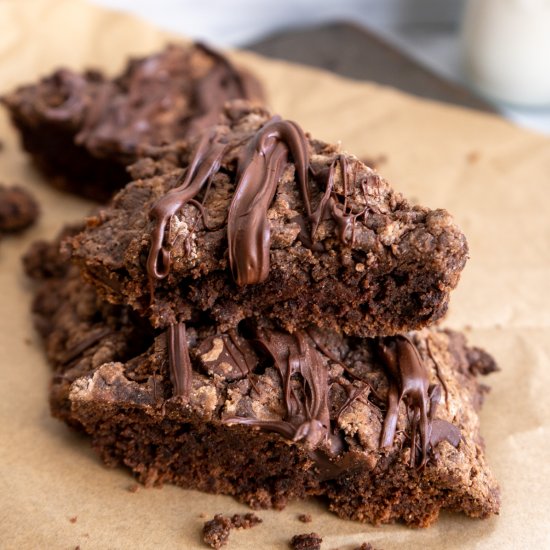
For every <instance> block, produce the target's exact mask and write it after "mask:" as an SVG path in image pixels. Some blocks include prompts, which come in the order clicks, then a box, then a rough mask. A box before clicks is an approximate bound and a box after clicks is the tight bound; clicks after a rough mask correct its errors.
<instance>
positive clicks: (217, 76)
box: [2, 44, 263, 201]
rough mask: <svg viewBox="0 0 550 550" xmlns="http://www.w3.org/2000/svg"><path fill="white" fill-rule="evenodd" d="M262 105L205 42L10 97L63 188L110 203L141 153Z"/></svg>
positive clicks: (251, 85)
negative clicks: (242, 103)
mask: <svg viewBox="0 0 550 550" xmlns="http://www.w3.org/2000/svg"><path fill="white" fill-rule="evenodd" d="M238 98H242V99H249V100H255V101H258V102H263V93H262V89H261V85H260V84H259V82H258V81H257V80H256V79H255V77H254V76H252V75H251V74H250V73H249V72H247V71H246V70H244V69H241V68H235V67H234V66H233V65H232V64H231V62H230V61H229V60H228V59H227V58H226V57H225V56H223V55H222V54H220V53H219V52H217V51H215V50H212V49H210V48H208V47H207V46H204V45H202V44H195V45H189V46H176V45H172V46H169V47H167V48H166V49H165V50H164V51H162V52H160V53H158V54H156V55H151V56H148V57H145V58H140V59H131V60H130V61H129V62H128V64H127V67H126V68H125V70H124V71H123V72H122V74H120V75H118V76H116V77H115V78H112V79H110V78H107V77H106V76H104V75H103V74H102V73H101V72H99V71H96V70H88V71H85V72H84V73H77V72H74V71H71V70H68V69H60V70H57V71H56V72H54V73H53V74H52V75H50V76H47V77H45V78H43V79H42V80H41V81H40V82H39V83H38V84H33V85H28V86H23V87H20V88H18V89H17V90H15V91H14V92H12V93H10V94H8V95H6V96H4V97H3V98H2V102H3V103H4V104H5V105H6V106H7V108H8V110H9V112H10V115H11V119H12V121H13V123H14V124H15V126H16V128H17V129H18V130H19V132H20V134H21V141H22V144H23V147H24V148H25V149H26V150H27V151H28V152H29V153H30V154H31V155H32V157H33V160H34V161H35V163H36V165H37V166H38V167H39V168H40V169H41V170H42V171H43V172H44V173H45V175H46V176H47V177H48V179H49V181H50V182H51V183H53V184H54V185H56V186H57V187H59V188H62V189H65V190H69V191H71V192H74V193H77V194H80V195H84V196H86V197H88V198H92V199H95V200H100V201H104V200H106V199H108V198H109V197H110V196H111V195H112V194H113V192H114V191H116V190H117V189H119V188H120V187H122V186H123V185H124V184H125V183H127V182H128V181H129V180H128V175H127V174H126V171H125V166H126V165H127V164H130V163H132V162H134V161H135V160H136V159H137V158H139V155H140V147H141V146H142V145H144V144H147V145H161V144H163V143H170V142H172V141H174V140H175V139H187V138H189V137H192V136H194V135H196V134H197V133H200V132H201V131H202V130H203V129H204V128H206V127H208V126H210V125H212V124H214V123H215V122H216V121H217V118H218V115H219V114H220V111H221V108H222V106H223V104H224V103H225V101H227V100H231V99H238Z"/></svg>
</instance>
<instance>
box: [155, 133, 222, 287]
mask: <svg viewBox="0 0 550 550" xmlns="http://www.w3.org/2000/svg"><path fill="white" fill-rule="evenodd" d="M225 147H226V146H225V145H224V144H223V143H221V142H220V141H219V140H218V139H217V138H216V137H215V135H213V134H210V135H209V134H204V135H203V137H202V138H201V140H200V141H199V144H198V146H197V149H196V150H195V153H194V155H193V158H192V159H191V162H190V164H189V166H188V168H187V170H186V172H185V177H184V179H183V182H182V183H181V185H179V186H178V187H175V188H174V189H170V191H168V192H167V193H166V195H164V196H163V197H161V198H160V199H159V200H158V201H157V202H156V203H155V204H154V205H153V208H152V209H151V211H150V213H149V216H150V217H151V218H152V219H153V220H154V221H155V224H154V229H153V233H152V235H151V248H150V250H149V257H148V259H147V273H148V275H149V283H150V286H151V289H152V288H153V280H154V279H163V278H164V277H166V276H167V275H168V273H169V272H170V247H169V244H168V243H166V242H165V241H166V236H165V232H166V227H167V225H169V222H170V220H171V218H172V216H173V215H174V214H176V212H178V210H180V209H181V208H183V206H184V205H185V204H187V203H189V202H190V201H192V200H193V198H194V197H196V196H197V194H198V193H199V192H200V190H201V189H202V188H203V187H204V185H205V184H206V183H207V182H208V181H209V180H210V178H212V176H213V175H214V174H215V173H216V172H217V171H218V169H219V167H220V163H221V159H222V156H223V153H224V150H225ZM199 212H202V210H201V209H200V208H199Z"/></svg>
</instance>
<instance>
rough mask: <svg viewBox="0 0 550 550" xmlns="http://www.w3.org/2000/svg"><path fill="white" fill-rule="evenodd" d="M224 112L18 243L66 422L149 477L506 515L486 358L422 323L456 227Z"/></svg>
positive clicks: (113, 459) (338, 154) (455, 267)
mask: <svg viewBox="0 0 550 550" xmlns="http://www.w3.org/2000/svg"><path fill="white" fill-rule="evenodd" d="M151 59H157V58H156V57H153V58H151ZM141 63H142V65H143V66H147V64H148V61H147V60H145V61H142V62H141ZM151 70H153V69H151ZM130 72H131V71H130ZM170 90H171V91H170V93H169V95H170V96H171V94H172V88H170ZM209 90H210V88H209V87H208V86H206V85H205V86H204V89H202V88H201V90H200V93H203V94H205V95H206V96H208V94H209ZM160 95H162V94H160ZM229 99H232V98H231V97H230V98H229ZM70 101H71V102H72V101H75V97H71V100H70ZM208 102H209V100H206V99H205V100H204V102H202V100H197V103H198V104H201V105H206V104H208ZM12 104H13V102H12ZM91 105H94V103H93V102H92V103H91ZM102 105H103V106H102V107H101V108H102V109H105V106H104V105H105V104H102ZM216 105H217V107H216V113H215V116H214V115H212V118H209V117H208V116H204V118H205V119H208V123H205V124H204V125H203V124H202V122H201V130H197V131H196V132H195V131H193V132H192V133H191V134H185V135H180V134H178V133H177V132H176V131H175V130H174V129H173V128H170V129H167V128H165V129H164V135H165V136H167V138H166V139H163V140H162V142H159V141H157V140H156V139H155V138H153V139H151V140H150V142H147V139H146V138H144V137H143V136H142V137H141V138H140V141H139V147H136V148H134V149H133V150H132V155H134V157H133V158H132V160H134V161H135V162H134V163H133V164H132V165H131V166H130V168H129V173H130V174H131V178H132V180H133V181H132V182H131V183H129V184H128V185H126V186H125V187H124V188H123V189H122V190H121V191H119V192H118V194H116V195H115V196H114V198H113V199H112V200H111V201H110V203H109V204H108V205H107V206H105V207H104V208H102V209H100V210H99V211H97V212H96V213H95V214H94V215H93V216H92V217H90V218H88V219H87V220H86V222H83V223H82V225H81V226H78V227H71V228H65V229H64V230H63V231H62V233H61V234H60V236H59V238H58V239H57V240H56V241H55V242H53V243H44V242H42V243H36V244H35V245H34V246H33V247H32V249H31V250H30V251H29V252H28V253H27V255H26V257H25V265H26V270H27V273H28V274H29V275H30V276H31V277H32V278H34V279H35V280H36V281H37V285H36V289H37V290H36V297H35V300H34V305H33V309H34V314H35V317H36V325H37V327H38V330H39V331H40V333H41V334H42V336H43V337H44V340H45V344H46V352H47V355H48V358H49V360H50V362H51V363H52V365H53V367H54V369H55V372H54V377H53V382H52V388H51V408H52V412H53V414H54V415H55V416H57V417H59V418H61V419H63V420H64V421H66V422H67V423H68V424H70V425H71V426H73V427H75V428H77V429H79V430H83V431H85V432H87V433H88V434H90V436H91V438H92V441H93V446H94V448H95V449H96V450H97V451H98V452H99V453H100V455H101V457H102V458H103V460H104V461H105V462H106V463H107V464H110V465H116V464H124V465H125V466H127V467H129V468H130V469H131V470H132V472H133V473H134V475H135V476H136V477H137V478H138V479H139V480H140V481H141V482H143V483H145V484H147V485H152V484H162V483H165V482H169V483H175V484H177V485H180V486H182V487H186V488H194V489H199V490H203V491H207V492H211V493H223V494H229V495H233V496H235V497H236V498H238V499H239V500H241V501H243V502H246V503H248V504H250V505H251V506H253V507H275V508H283V507H284V506H285V505H286V503H287V502H288V501H289V500H290V499H294V498H303V497H306V496H309V495H323V496H325V497H326V498H327V500H328V502H329V506H330V509H331V510H333V511H334V512H335V513H337V514H338V515H339V516H341V517H344V518H351V519H357V520H361V521H369V522H373V523H383V522H392V521H395V520H401V521H403V522H405V523H407V524H410V525H417V526H427V525H429V524H430V523H432V522H433V521H434V520H435V519H436V518H437V516H438V514H439V511H440V510H441V509H448V510H455V511H462V512H464V513H466V514H467V515H469V516H473V517H486V516H489V515H490V514H494V513H497V512H498V508H499V492H498V487H497V484H496V482H495V480H494V479H493V477H492V475H491V473H490V471H489V470H488V468H487V466H486V464H485V459H484V454H483V442H482V440H481V437H480V434H479V419H478V416H477V412H478V410H479V408H480V407H481V404H482V402H483V398H484V395H485V393H486V391H487V388H486V386H484V385H483V384H482V383H480V382H479V380H478V379H479V377H480V376H482V375H486V374H488V373H490V372H492V371H494V370H495V369H496V366H495V363H494V361H493V360H492V358H491V357H490V356H489V355H488V354H487V353H485V352H484V351H482V350H480V349H478V348H473V347H469V346H468V345H467V344H466V341H465V339H464V337H463V336H462V335H461V334H459V333H457V332H453V331H448V330H442V329H439V328H429V326H430V325H432V324H434V323H435V322H436V321H437V320H439V319H440V318H441V317H442V316H443V315H444V314H445V311H446V309H447V303H448V299H449V293H450V291H451V290H452V289H453V288H454V287H455V286H456V284H457V283H458V279H459V276H460V272H461V270H462V268H463V266H464V264H465V261H466V258H467V244H466V240H465V238H464V235H463V234H462V233H461V232H460V230H459V229H458V228H457V227H456V225H455V224H454V222H453V221H452V219H451V217H450V215H449V214H448V213H447V212H445V211H444V210H430V209H428V208H424V207H421V206H417V205H412V204H411V203H409V202H408V201H407V200H406V199H404V198H403V197H402V196H401V195H400V194H398V193H396V192H395V191H393V190H392V189H391V188H390V186H389V185H388V183H387V182H386V181H385V180H384V179H383V178H381V177H380V176H379V175H378V174H377V173H376V172H375V171H373V170H372V169H370V168H369V167H368V166H366V165H364V164H363V163H362V162H360V161H359V160H358V159H357V158H356V157H354V156H353V155H351V154H348V153H346V152H343V151H340V150H339V148H338V147H336V146H333V145H329V144H326V143H324V142H321V141H318V140H316V139H313V138H312V137H311V136H309V135H308V134H306V133H305V132H304V131H303V130H302V128H301V127H300V126H299V125H298V124H296V123H295V122H292V121H288V120H284V119H283V118H281V117H279V116H273V115H272V114H271V113H269V112H268V110H266V109H265V108H264V107H261V106H258V105H257V104H253V103H251V102H250V101H246V100H244V99H237V100H234V101H229V102H227V103H225V106H224V107H223V108H222V107H221V106H220V104H219V103H216ZM151 108H152V107H151ZM134 115H135V116H138V115H137V114H136V113H135V112H132V113H130V115H129V116H134ZM138 118H139V117H138ZM191 118H193V117H192V116H191ZM214 119H216V123H215V124H214ZM172 120H174V118H173V119H172ZM86 124H87V125H89V124H90V123H89V122H87V123H86ZM134 127H140V125H139V124H138V121H137V119H133V120H131V121H128V120H127V121H126V124H125V129H124V131H123V132H122V133H123V134H124V139H120V140H118V143H119V144H120V143H127V142H128V140H129V141H131V136H132V133H131V132H130V133H128V129H129V128H134ZM81 131H82V130H81ZM113 132H115V130H113ZM84 133H85V134H86V132H84ZM115 134H116V132H115ZM87 135H89V134H87ZM155 135H156V134H155ZM128 136H130V137H128ZM25 139H27V138H25ZM82 139H83V138H82V137H81V138H79V141H82ZM31 141H32V140H31ZM117 147H118V146H117ZM35 154H36V153H35ZM117 162H118V160H117ZM69 257H70V259H71V262H68V261H67V258H69Z"/></svg>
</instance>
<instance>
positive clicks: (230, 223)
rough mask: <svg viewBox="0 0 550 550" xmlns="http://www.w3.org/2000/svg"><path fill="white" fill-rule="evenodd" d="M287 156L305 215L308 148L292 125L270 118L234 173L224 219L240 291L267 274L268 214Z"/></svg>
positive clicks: (288, 122)
mask: <svg viewBox="0 0 550 550" xmlns="http://www.w3.org/2000/svg"><path fill="white" fill-rule="evenodd" d="M289 153H291V154H292V157H293V159H294V163H295V165H296V171H297V179H298V181H299V183H300V191H301V194H302V199H303V201H304V206H305V208H306V212H307V214H308V216H311V205H310V200H309V191H308V187H307V184H308V178H307V171H308V166H309V152H308V143H307V140H306V137H305V136H304V133H303V131H302V129H301V128H300V127H299V126H298V125H297V124H296V123H294V122H290V121H286V120H285V121H283V120H280V119H279V118H278V117H274V118H273V119H271V121H269V122H268V123H267V124H266V125H265V126H263V127H262V128H261V129H260V130H259V131H258V132H257V133H256V135H255V136H254V137H253V138H252V139H251V141H250V142H249V144H248V146H247V147H245V148H244V151H243V154H242V155H241V158H240V159H239V165H238V169H237V182H238V183H237V189H236V191H235V195H234V197H233V200H232V201H231V206H230V207H229V215H228V218H227V240H228V245H229V265H230V267H231V272H232V274H233V279H234V280H235V282H236V283H237V284H238V285H239V286H244V285H248V284H256V283H261V282H263V281H265V279H266V278H267V276H268V274H269V246H270V238H271V230H270V227H269V220H268V219H267V210H268V208H269V205H270V204H271V201H272V200H273V197H274V195H275V191H276V189H277V185H278V183H279V180H280V179H281V176H282V174H283V171H284V169H285V167H286V165H287V162H288V154H289Z"/></svg>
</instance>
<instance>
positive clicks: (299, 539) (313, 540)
mask: <svg viewBox="0 0 550 550" xmlns="http://www.w3.org/2000/svg"><path fill="white" fill-rule="evenodd" d="M322 542H323V539H322V538H321V537H320V536H319V535H318V534H317V533H303V534H301V535H294V536H293V537H292V540H291V541H290V547H291V548H292V550H321V543H322Z"/></svg>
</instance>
